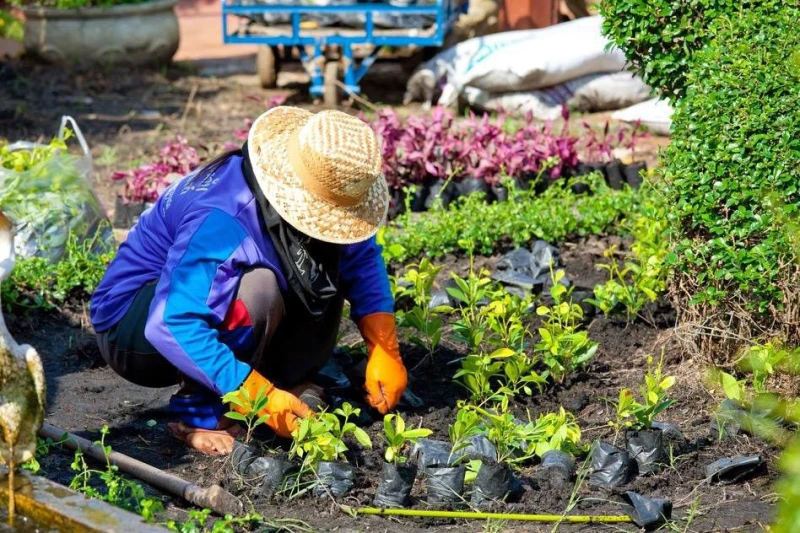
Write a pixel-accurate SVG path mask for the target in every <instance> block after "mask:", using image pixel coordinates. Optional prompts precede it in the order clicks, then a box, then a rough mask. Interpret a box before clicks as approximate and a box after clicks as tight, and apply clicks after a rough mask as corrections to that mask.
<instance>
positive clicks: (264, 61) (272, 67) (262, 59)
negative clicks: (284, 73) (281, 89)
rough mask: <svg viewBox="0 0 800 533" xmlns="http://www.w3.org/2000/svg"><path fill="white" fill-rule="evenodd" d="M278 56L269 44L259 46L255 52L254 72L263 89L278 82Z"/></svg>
mask: <svg viewBox="0 0 800 533" xmlns="http://www.w3.org/2000/svg"><path fill="white" fill-rule="evenodd" d="M277 65H278V58H277V57H276V54H275V51H274V50H273V49H272V48H270V47H269V46H259V47H258V52H257V53H256V72H258V80H259V81H260V82H261V87H263V88H264V89H272V88H274V87H275V85H276V84H277V82H278V66H277Z"/></svg>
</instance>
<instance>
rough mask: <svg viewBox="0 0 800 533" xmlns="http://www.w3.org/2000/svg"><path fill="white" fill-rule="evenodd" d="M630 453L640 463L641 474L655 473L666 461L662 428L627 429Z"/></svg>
mask: <svg viewBox="0 0 800 533" xmlns="http://www.w3.org/2000/svg"><path fill="white" fill-rule="evenodd" d="M625 442H626V443H627V446H628V453H629V454H630V456H631V457H632V458H633V459H635V460H636V464H637V465H639V474H641V475H648V474H655V473H657V472H659V471H660V470H661V465H663V464H664V463H666V461H667V454H666V452H665V450H664V440H663V434H662V433H661V430H660V429H651V430H641V431H626V432H625Z"/></svg>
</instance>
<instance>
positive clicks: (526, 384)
mask: <svg viewBox="0 0 800 533" xmlns="http://www.w3.org/2000/svg"><path fill="white" fill-rule="evenodd" d="M535 363H536V361H535V360H532V359H529V358H528V357H527V356H526V355H525V354H524V353H521V352H515V351H514V350H511V349H510V348H498V349H497V350H495V351H493V352H492V353H490V354H480V355H478V354H472V355H468V356H467V357H466V358H465V359H464V360H463V361H462V363H461V368H460V369H459V370H458V371H457V372H456V374H455V375H454V376H453V380H454V381H455V382H456V383H457V384H459V385H461V386H462V387H464V388H465V389H467V390H468V391H469V393H470V398H471V400H472V401H474V402H477V403H484V402H486V401H488V400H494V401H498V400H500V398H501V397H502V396H506V395H512V396H513V395H515V394H518V393H519V392H524V393H525V394H527V395H529V396H530V395H531V394H533V387H536V388H537V389H538V390H539V391H541V390H542V389H543V387H544V385H545V384H546V379H545V378H544V377H542V376H540V375H539V374H538V373H537V372H535V371H534V366H535Z"/></svg>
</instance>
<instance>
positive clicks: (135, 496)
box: [69, 426, 164, 522]
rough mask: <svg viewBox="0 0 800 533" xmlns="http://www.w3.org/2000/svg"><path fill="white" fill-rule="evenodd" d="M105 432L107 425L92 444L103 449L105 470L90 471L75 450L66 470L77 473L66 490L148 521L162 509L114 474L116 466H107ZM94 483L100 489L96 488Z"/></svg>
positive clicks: (137, 487) (134, 484)
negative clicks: (137, 514) (69, 468)
mask: <svg viewBox="0 0 800 533" xmlns="http://www.w3.org/2000/svg"><path fill="white" fill-rule="evenodd" d="M108 433H109V430H108V426H103V427H102V429H101V430H100V440H99V441H95V443H94V444H96V445H97V446H100V447H101V448H102V449H103V452H104V454H105V456H106V468H105V470H94V469H92V468H90V467H89V465H88V464H87V463H86V459H85V458H84V456H83V453H81V451H80V450H75V455H74V458H73V461H72V464H71V465H70V467H71V468H72V470H73V471H75V472H77V473H76V474H75V476H74V477H73V478H72V481H70V484H69V487H70V488H71V489H72V490H76V491H78V492H81V493H83V494H85V495H87V496H89V497H90V498H95V499H98V500H103V501H105V502H108V503H110V504H112V505H116V506H117V507H121V508H123V509H127V510H128V511H133V512H135V513H139V514H140V515H141V516H142V518H144V519H145V520H146V521H148V522H152V521H153V519H154V517H155V514H156V513H158V512H160V511H162V510H163V509H164V506H163V504H162V503H161V501H160V500H158V499H155V498H150V497H148V496H147V494H146V493H145V490H144V487H143V486H142V485H141V484H139V483H137V482H136V481H131V480H129V479H127V478H125V477H124V476H122V475H121V474H120V473H119V472H118V468H117V466H116V465H114V464H111V461H110V460H109V459H108V457H109V456H110V455H111V446H109V445H107V444H106V442H105V441H106V437H107V436H108ZM98 480H99V482H100V487H98V483H97V481H98Z"/></svg>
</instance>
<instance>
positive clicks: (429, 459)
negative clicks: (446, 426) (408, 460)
mask: <svg viewBox="0 0 800 533" xmlns="http://www.w3.org/2000/svg"><path fill="white" fill-rule="evenodd" d="M452 449H453V448H452V446H451V445H450V443H449V442H445V441H442V440H435V439H419V440H418V441H417V443H416V444H414V447H413V448H412V449H411V457H412V459H413V460H414V461H415V462H416V463H417V464H419V465H420V466H422V468H425V469H427V468H431V467H444V466H449V465H450V463H451V461H452V460H453V459H457V458H458V457H461V456H463V454H462V453H461V450H459V451H458V452H457V453H456V454H452V453H451V450H452ZM453 455H455V457H453Z"/></svg>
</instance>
